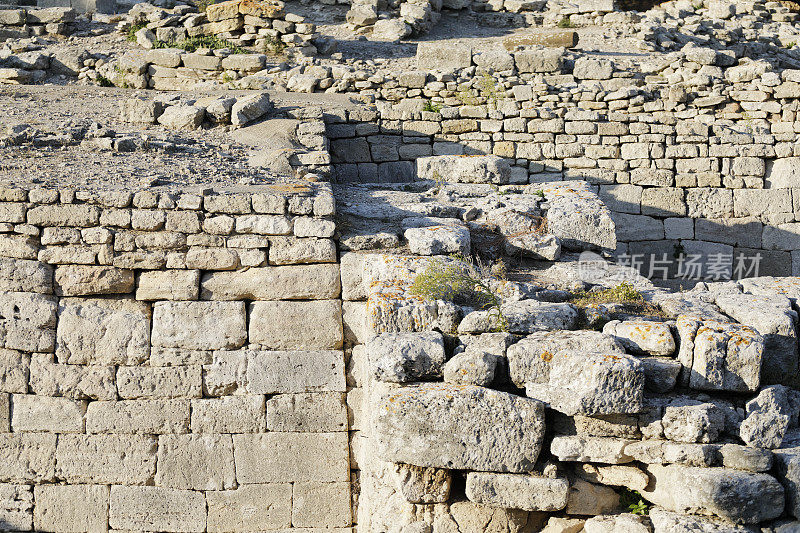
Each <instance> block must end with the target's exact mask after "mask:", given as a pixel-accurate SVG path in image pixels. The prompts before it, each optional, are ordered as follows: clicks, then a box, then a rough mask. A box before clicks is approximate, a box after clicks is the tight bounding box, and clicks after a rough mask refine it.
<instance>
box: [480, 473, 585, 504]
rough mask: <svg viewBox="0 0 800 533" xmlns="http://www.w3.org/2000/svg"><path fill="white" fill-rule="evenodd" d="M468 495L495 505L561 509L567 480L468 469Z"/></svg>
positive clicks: (566, 494)
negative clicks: (469, 470) (470, 470)
mask: <svg viewBox="0 0 800 533" xmlns="http://www.w3.org/2000/svg"><path fill="white" fill-rule="evenodd" d="M466 494H467V498H468V499H469V500H470V501H473V502H476V503H483V504H486V505H491V506H493V507H502V508H511V509H522V510H523V511H560V510H561V509H564V508H565V507H566V506H567V496H568V494H569V482H568V481H567V480H566V479H559V478H547V477H539V476H531V475H526V474H495V473H492V472H469V473H468V474H467V487H466Z"/></svg>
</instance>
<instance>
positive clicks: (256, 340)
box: [249, 300, 343, 350]
mask: <svg viewBox="0 0 800 533" xmlns="http://www.w3.org/2000/svg"><path fill="white" fill-rule="evenodd" d="M249 332H250V342H251V343H253V344H260V345H262V346H263V347H265V348H271V349H276V350H286V349H289V350H290V349H298V348H300V349H309V350H329V349H336V348H341V346H342V342H343V330H342V302H341V301H340V300H318V301H311V302H254V303H252V304H250V330H249Z"/></svg>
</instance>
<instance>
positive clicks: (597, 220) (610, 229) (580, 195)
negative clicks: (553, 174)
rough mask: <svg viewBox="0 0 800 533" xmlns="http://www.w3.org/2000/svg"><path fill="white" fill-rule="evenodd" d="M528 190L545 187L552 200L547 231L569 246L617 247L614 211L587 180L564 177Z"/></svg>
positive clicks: (566, 247) (583, 247)
mask: <svg viewBox="0 0 800 533" xmlns="http://www.w3.org/2000/svg"><path fill="white" fill-rule="evenodd" d="M525 191H526V193H529V194H532V193H535V192H538V191H542V193H543V194H544V195H545V198H546V199H547V202H548V203H549V205H550V207H549V208H548V210H547V231H548V232H549V233H552V234H553V235H555V236H556V237H558V238H559V239H561V245H562V247H564V248H565V249H567V250H577V251H582V250H592V249H607V250H614V249H616V247H617V236H616V225H615V224H614V221H613V220H612V219H611V211H609V209H608V207H606V205H605V204H604V203H603V202H602V201H601V200H600V198H599V197H598V196H597V195H596V194H595V193H593V192H592V191H591V190H590V189H589V186H588V184H587V183H586V182H583V181H560V182H548V183H540V184H531V185H528V186H527V187H526V190H525Z"/></svg>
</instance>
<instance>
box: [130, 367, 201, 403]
mask: <svg viewBox="0 0 800 533" xmlns="http://www.w3.org/2000/svg"><path fill="white" fill-rule="evenodd" d="M202 381H203V378H202V374H201V367H200V366H199V365H195V366H159V367H147V366H121V367H119V368H118V369H117V391H118V392H119V396H120V398H132V399H135V398H199V397H200V396H202V390H201V387H202Z"/></svg>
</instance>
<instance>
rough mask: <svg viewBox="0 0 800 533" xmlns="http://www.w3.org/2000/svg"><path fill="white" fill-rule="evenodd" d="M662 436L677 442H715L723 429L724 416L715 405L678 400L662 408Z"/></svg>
mask: <svg viewBox="0 0 800 533" xmlns="http://www.w3.org/2000/svg"><path fill="white" fill-rule="evenodd" d="M661 423H662V424H663V426H664V436H665V437H666V438H667V439H669V440H673V441H677V442H687V443H692V442H703V443H709V442H716V441H717V439H718V438H719V436H720V434H721V433H722V432H723V430H724V429H725V414H724V413H723V412H722V410H721V409H719V408H718V407H717V406H716V405H714V404H711V403H703V402H700V401H697V400H689V399H678V400H674V401H672V402H670V403H669V404H667V405H666V406H665V407H664V416H663V418H662V420H661Z"/></svg>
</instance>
